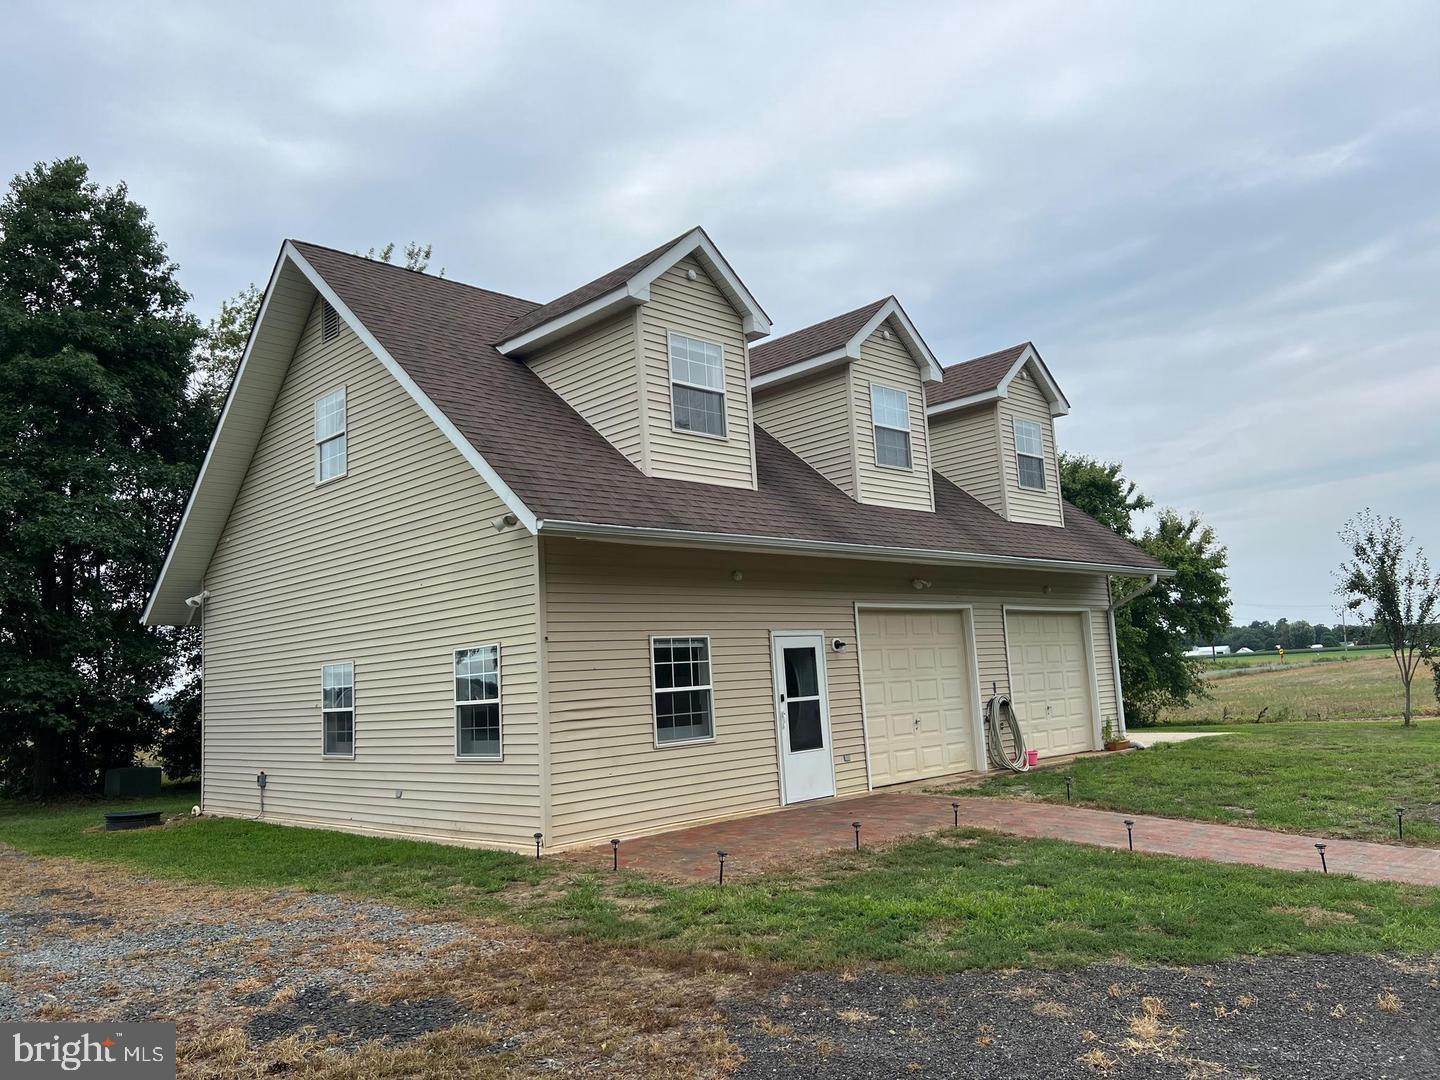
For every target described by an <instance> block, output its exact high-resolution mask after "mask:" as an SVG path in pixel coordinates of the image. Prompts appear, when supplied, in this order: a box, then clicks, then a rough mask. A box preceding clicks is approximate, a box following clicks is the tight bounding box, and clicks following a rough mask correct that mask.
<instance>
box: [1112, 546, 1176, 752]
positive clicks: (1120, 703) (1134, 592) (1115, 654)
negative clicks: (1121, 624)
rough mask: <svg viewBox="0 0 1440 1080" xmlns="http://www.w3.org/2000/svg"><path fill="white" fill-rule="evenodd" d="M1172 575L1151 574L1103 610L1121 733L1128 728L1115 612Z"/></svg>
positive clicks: (1171, 573) (1116, 710) (1172, 573)
mask: <svg viewBox="0 0 1440 1080" xmlns="http://www.w3.org/2000/svg"><path fill="white" fill-rule="evenodd" d="M1174 575H1175V571H1174V570H1171V571H1170V572H1169V573H1167V574H1164V575H1161V574H1158V573H1156V574H1151V575H1150V580H1149V581H1147V582H1146V583H1145V584H1144V585H1141V586H1140V587H1139V588H1136V589H1131V590H1130V591H1129V592H1128V593H1126V594H1125V595H1124V596H1120V597H1117V598H1116V599H1114V600H1112V601H1110V606H1109V607H1108V608H1107V609H1106V610H1105V617H1106V618H1107V619H1108V620H1109V621H1110V663H1111V665H1112V666H1113V667H1114V670H1115V712H1116V714H1117V716H1118V719H1119V721H1120V734H1121V735H1126V734H1128V732H1129V728H1128V727H1127V726H1126V724H1125V694H1124V692H1123V691H1122V690H1121V687H1120V642H1119V641H1118V640H1116V638H1115V612H1117V611H1119V610H1120V609H1121V608H1122V607H1124V606H1125V605H1126V604H1128V603H1130V601H1132V600H1138V599H1140V597H1142V596H1144V595H1145V594H1146V593H1148V592H1149V591H1150V590H1151V589H1153V588H1155V586H1156V585H1158V584H1160V578H1161V577H1162V576H1164V577H1173V576H1174Z"/></svg>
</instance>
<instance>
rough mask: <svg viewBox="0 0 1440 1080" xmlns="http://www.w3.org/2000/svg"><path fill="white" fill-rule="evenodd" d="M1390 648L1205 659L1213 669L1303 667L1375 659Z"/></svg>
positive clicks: (1309, 650) (1256, 654)
mask: <svg viewBox="0 0 1440 1080" xmlns="http://www.w3.org/2000/svg"><path fill="white" fill-rule="evenodd" d="M1389 655H1390V650H1389V649H1385V648H1368V647H1367V648H1364V649H1344V650H1342V649H1325V650H1323V651H1322V650H1320V649H1292V650H1290V651H1289V652H1287V653H1286V654H1285V659H1284V660H1283V661H1282V660H1281V659H1280V656H1279V654H1278V653H1273V652H1259V653H1244V654H1242V655H1240V656H1234V655H1231V656H1217V657H1216V658H1215V659H1214V660H1205V661H1204V664H1205V666H1206V668H1208V669H1210V670H1212V671H1229V670H1231V669H1235V668H1242V669H1243V668H1250V667H1260V666H1264V665H1268V664H1273V665H1277V666H1278V665H1279V664H1281V663H1283V664H1284V665H1285V666H1286V667H1289V666H1290V665H1292V664H1294V665H1295V666H1296V667H1302V666H1304V665H1305V664H1335V663H1346V662H1349V661H1351V660H1373V659H1375V658H1376V657H1379V656H1389Z"/></svg>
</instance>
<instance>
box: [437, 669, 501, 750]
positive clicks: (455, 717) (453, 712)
mask: <svg viewBox="0 0 1440 1080" xmlns="http://www.w3.org/2000/svg"><path fill="white" fill-rule="evenodd" d="M472 649H494V650H495V700H494V701H493V702H491V701H489V700H487V699H483V698H477V699H475V700H473V701H461V700H460V699H459V697H457V696H456V690H457V688H456V686H455V683H456V682H457V681H458V676H456V674H455V659H456V657H457V656H459V654H460V653H462V652H468V651H470V650H472ZM450 696H451V697H452V698H453V699H454V703H453V705H452V706H451V709H450V723H451V726H452V727H454V729H455V760H456V761H504V760H505V672H504V650H503V649H502V648H501V646H500V642H498V641H489V642H486V643H484V644H483V645H461V646H459V647H458V648H455V649H451V650H450ZM490 704H494V706H495V722H496V724H497V725H498V726H499V729H500V749H499V750H497V751H496V752H495V753H493V754H462V753H461V752H460V706H461V705H490Z"/></svg>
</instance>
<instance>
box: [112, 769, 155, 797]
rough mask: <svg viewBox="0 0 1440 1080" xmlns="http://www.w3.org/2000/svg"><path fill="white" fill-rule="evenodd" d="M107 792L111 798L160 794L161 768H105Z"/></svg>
mask: <svg viewBox="0 0 1440 1080" xmlns="http://www.w3.org/2000/svg"><path fill="white" fill-rule="evenodd" d="M105 794H106V796H107V797H109V798H128V797H131V796H135V797H139V796H143V795H159V794H160V770H159V769H151V768H145V767H143V766H135V767H133V768H124V769H106V770H105Z"/></svg>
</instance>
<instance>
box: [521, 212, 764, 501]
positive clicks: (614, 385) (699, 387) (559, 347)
mask: <svg viewBox="0 0 1440 1080" xmlns="http://www.w3.org/2000/svg"><path fill="white" fill-rule="evenodd" d="M769 332H770V320H769V317H768V316H766V314H765V312H764V310H763V309H762V308H761V307H760V305H759V303H757V302H756V300H755V298H754V297H753V296H752V295H751V294H750V292H749V290H748V289H746V288H745V285H744V283H743V282H741V280H740V278H739V277H738V276H737V275H736V274H735V272H734V270H733V269H732V268H731V267H730V264H729V263H728V262H726V261H725V258H724V257H723V256H722V255H721V254H720V252H719V250H718V249H716V247H715V245H714V244H713V243H712V242H711V241H710V238H709V237H708V236H706V235H705V232H704V230H703V229H692V230H691V231H690V232H688V233H686V234H685V235H684V236H681V237H678V238H677V239H675V240H673V241H671V242H670V243H668V244H663V245H661V246H660V247H658V248H656V249H655V250H654V251H651V252H647V253H646V254H645V255H642V256H640V258H638V259H635V260H632V261H631V262H629V263H626V264H625V265H624V266H621V267H619V268H617V269H615V270H612V271H611V272H610V273H608V274H605V275H603V276H601V277H599V278H597V279H595V280H594V281H592V282H590V283H589V284H587V285H583V286H581V287H580V288H579V289H576V290H574V291H572V292H570V293H567V294H566V295H564V296H562V297H560V298H559V299H557V300H553V301H551V302H550V303H548V304H543V305H541V306H540V307H538V308H536V309H535V310H533V311H531V312H530V313H528V314H527V315H524V316H522V317H521V318H519V319H517V320H516V321H515V322H514V323H512V324H511V325H510V326H508V327H507V328H506V330H505V332H504V334H505V336H504V338H503V339H502V340H501V341H500V342H499V343H497V344H496V346H495V347H496V349H498V350H499V351H500V352H501V353H502V354H504V355H506V356H511V357H514V358H515V359H516V360H517V361H521V362H524V363H526V364H528V365H529V366H530V368H531V370H533V371H534V372H535V374H536V375H538V376H539V377H540V378H541V379H543V380H544V381H545V383H546V385H548V386H549V387H550V388H551V389H552V390H554V391H555V392H556V393H557V394H559V395H560V397H562V398H563V399H564V400H565V401H566V402H567V403H568V404H569V405H570V407H571V408H573V409H574V410H575V411H576V412H578V413H579V414H580V415H581V416H582V417H583V418H584V419H585V420H586V421H587V422H588V423H589V424H590V425H591V427H593V428H595V430H596V431H598V432H599V433H600V434H601V435H603V436H604V437H605V438H606V439H607V440H608V441H609V442H610V444H611V445H612V446H614V447H615V448H616V449H617V450H619V451H620V452H621V453H622V454H624V455H625V456H626V457H627V458H629V459H630V461H631V462H632V463H633V464H634V465H635V466H636V467H637V468H639V469H640V470H641V471H642V472H644V473H645V474H646V475H647V476H657V477H665V478H668V479H674V480H692V481H698V482H702V483H709V484H722V485H725V486H729V487H746V488H754V487H755V486H756V483H755V448H754V428H753V416H752V413H751V404H750V394H749V381H750V366H749V365H750V356H749V351H750V342H751V341H753V340H755V339H756V338H759V337H763V336H764V335H766V334H768V333H769Z"/></svg>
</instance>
